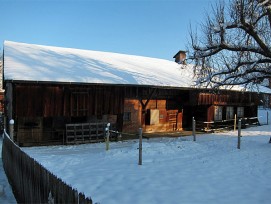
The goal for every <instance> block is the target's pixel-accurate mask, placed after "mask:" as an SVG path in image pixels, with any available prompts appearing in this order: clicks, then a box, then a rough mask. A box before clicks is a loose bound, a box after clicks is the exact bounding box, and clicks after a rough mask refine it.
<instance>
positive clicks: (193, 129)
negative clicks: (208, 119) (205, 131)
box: [192, 117, 196, 141]
mask: <svg viewBox="0 0 271 204" xmlns="http://www.w3.org/2000/svg"><path fill="white" fill-rule="evenodd" d="M192 131H193V141H196V121H195V119H194V117H193V118H192Z"/></svg>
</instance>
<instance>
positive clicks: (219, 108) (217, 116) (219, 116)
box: [214, 106, 222, 121]
mask: <svg viewBox="0 0 271 204" xmlns="http://www.w3.org/2000/svg"><path fill="white" fill-rule="evenodd" d="M214 120H215V121H217V120H222V106H215V114H214Z"/></svg>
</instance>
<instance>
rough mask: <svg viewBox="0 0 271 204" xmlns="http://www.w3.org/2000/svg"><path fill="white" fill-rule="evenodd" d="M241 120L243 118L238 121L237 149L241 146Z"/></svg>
mask: <svg viewBox="0 0 271 204" xmlns="http://www.w3.org/2000/svg"><path fill="white" fill-rule="evenodd" d="M241 121H242V119H239V121H238V140H237V141H238V142H237V149H240V148H241Z"/></svg>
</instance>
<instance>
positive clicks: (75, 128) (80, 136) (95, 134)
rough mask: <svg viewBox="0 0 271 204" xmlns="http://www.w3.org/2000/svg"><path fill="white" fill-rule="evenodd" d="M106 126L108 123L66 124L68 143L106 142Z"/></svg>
mask: <svg viewBox="0 0 271 204" xmlns="http://www.w3.org/2000/svg"><path fill="white" fill-rule="evenodd" d="M106 125H107V123H76V124H66V143H67V144H80V143H90V142H104V141H105V127H106Z"/></svg>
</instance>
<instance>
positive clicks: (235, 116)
mask: <svg viewBox="0 0 271 204" xmlns="http://www.w3.org/2000/svg"><path fill="white" fill-rule="evenodd" d="M236 121H237V115H236V114H234V124H233V127H234V128H233V130H234V132H235V131H236Z"/></svg>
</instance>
